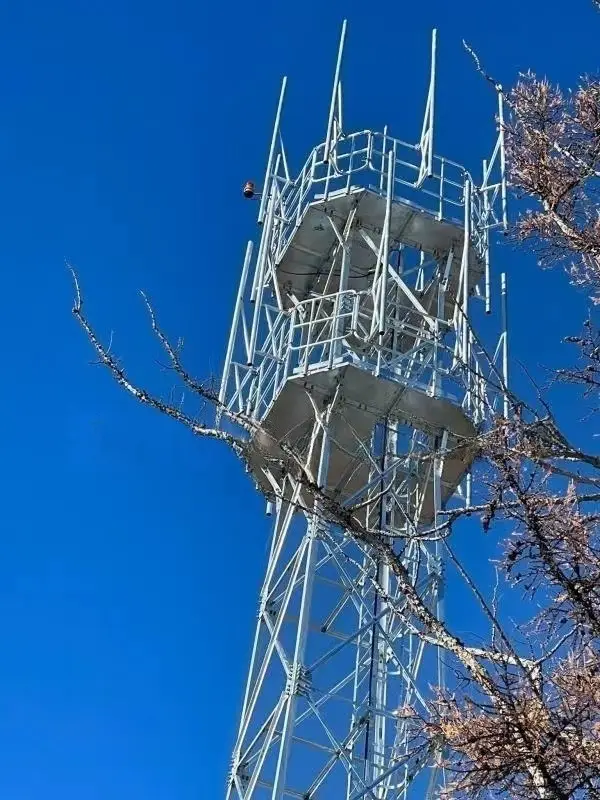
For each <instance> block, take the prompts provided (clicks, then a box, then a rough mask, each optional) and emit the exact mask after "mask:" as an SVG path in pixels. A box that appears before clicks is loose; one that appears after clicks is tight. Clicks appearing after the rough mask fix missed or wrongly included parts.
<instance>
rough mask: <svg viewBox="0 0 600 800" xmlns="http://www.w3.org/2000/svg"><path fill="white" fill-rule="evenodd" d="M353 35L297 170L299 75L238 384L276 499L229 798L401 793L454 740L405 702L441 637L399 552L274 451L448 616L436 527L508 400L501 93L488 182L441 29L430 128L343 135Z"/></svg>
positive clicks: (420, 783)
mask: <svg viewBox="0 0 600 800" xmlns="http://www.w3.org/2000/svg"><path fill="white" fill-rule="evenodd" d="M345 34H346V24H345V23H344V26H343V29H342V37H341V41H340V46H339V51H338V58H337V63H336V69H335V77H334V82H333V91H332V97H331V106H330V111H329V117H328V124H327V131H326V138H325V141H324V142H323V143H322V144H320V145H318V146H317V147H315V148H314V150H313V151H312V152H311V153H310V155H309V157H308V159H307V160H306V162H305V164H304V166H303V167H302V169H301V171H300V172H299V173H298V174H297V175H296V176H295V177H294V176H292V175H291V173H290V171H289V168H288V162H287V159H286V154H285V150H284V147H283V141H282V137H281V132H280V123H281V112H282V106H283V100H284V93H285V87H286V81H285V79H284V81H283V84H282V89H281V95H280V99H279V105H278V109H277V114H276V120H275V125H274V129H273V137H272V141H271V147H270V152H269V158H268V164H267V170H266V176H265V181H264V186H263V191H262V195H261V199H260V209H259V223H260V225H261V230H262V233H261V237H260V243H259V246H258V248H257V250H256V251H255V249H254V248H253V244H252V242H250V243H249V244H248V247H247V250H246V256H245V259H244V262H243V267H242V276H241V281H240V287H239V292H238V297H237V301H236V306H235V312H234V318H233V324H232V328H231V335H230V339H229V345H228V349H227V355H226V360H225V368H224V372H223V379H222V385H221V394H220V400H221V402H222V404H223V405H224V406H225V407H226V408H227V409H229V410H230V411H232V412H235V413H241V414H243V415H247V416H248V417H250V418H251V419H252V420H253V421H254V422H256V423H258V425H259V430H258V432H257V433H256V434H254V436H253V439H252V442H251V448H252V449H251V456H250V459H249V469H250V470H251V472H252V474H253V476H254V478H255V480H256V482H257V485H258V487H259V488H260V489H261V491H263V492H264V494H265V495H266V496H267V497H268V498H269V503H268V510H269V513H272V512H275V514H274V519H275V524H274V530H273V536H272V540H271V548H270V554H269V559H268V564H267V569H266V574H265V578H264V582H263V585H262V590H261V594H260V603H259V611H258V620H257V625H256V633H255V637H254V645H253V650H252V657H251V663H250V669H249V674H248V681H247V685H246V690H245V694H244V699H243V704H242V712H241V719H240V724H239V729H238V733H237V739H236V743H235V747H234V752H233V758H232V764H231V772H230V775H229V779H228V785H227V798H228V799H229V800H234V798H235V799H236V800H242V798H243V800H250V799H251V798H257V799H258V798H261V799H264V800H266V799H267V798H271V800H283V799H284V798H298V799H299V800H312V798H323V800H329V798H335V800H338V799H339V800H342V798H346V800H359V798H363V797H366V798H371V800H383V799H384V798H385V800H396V798H405V797H408V796H409V795H410V796H415V797H416V796H418V797H423V796H426V797H429V796H432V795H433V794H434V793H435V792H436V790H437V789H438V788H439V787H440V786H441V785H442V784H443V780H444V774H443V768H442V753H441V752H440V751H439V750H438V749H436V748H435V747H429V748H428V749H427V750H424V749H423V748H418V747H415V746H414V741H413V740H412V734H411V727H410V724H409V723H410V721H409V718H408V715H407V714H406V713H405V710H406V709H407V708H412V709H416V710H417V711H418V712H419V713H422V714H424V715H426V714H427V713H428V704H429V702H430V700H431V690H430V688H429V687H430V686H432V685H435V686H440V687H443V686H444V685H445V675H444V663H443V659H442V657H441V654H440V650H439V648H438V647H437V646H436V644H435V642H431V641H428V638H427V636H425V635H423V632H422V630H421V626H420V625H419V622H418V620H416V619H414V618H413V616H412V615H411V613H410V611H409V610H408V607H407V605H406V603H405V599H404V596H403V592H402V591H401V587H400V586H399V585H398V581H397V579H396V577H395V575H394V574H393V573H392V571H391V570H390V568H389V567H388V566H386V564H384V563H382V562H381V561H380V560H378V557H377V554H376V553H375V552H374V551H372V550H371V549H370V548H369V547H368V546H366V545H364V544H359V543H357V542H356V541H355V539H354V538H353V537H352V536H351V535H350V534H349V533H348V531H346V530H344V529H343V528H342V527H341V526H335V525H332V524H329V523H327V522H325V520H324V516H323V514H321V513H320V512H319V503H318V502H317V503H316V504H315V502H314V501H313V500H311V499H310V497H308V496H307V494H306V492H305V490H304V489H303V484H302V482H301V481H299V480H298V479H297V476H295V475H294V474H292V473H291V472H285V471H284V472H282V471H281V469H277V468H275V467H274V466H273V465H274V464H280V463H281V461H280V459H278V458H277V456H278V454H279V453H281V448H282V447H283V446H285V448H287V450H288V451H289V450H293V452H294V453H296V454H297V455H298V457H299V458H300V459H301V460H302V462H303V463H304V465H305V467H306V471H307V474H310V475H314V477H315V480H316V482H317V484H318V485H319V486H320V487H323V491H324V492H325V493H326V494H327V496H329V497H333V498H335V499H336V501H337V502H338V503H340V504H341V506H342V507H344V508H345V509H348V511H349V512H350V513H352V514H354V515H356V516H357V518H360V520H361V522H362V524H364V525H365V526H366V527H367V528H368V529H370V530H376V531H379V532H381V533H383V535H384V536H385V537H386V540H387V541H389V542H390V543H391V544H392V545H393V547H394V550H395V552H396V553H397V554H398V555H399V556H400V557H401V559H402V563H403V565H404V566H405V568H406V570H407V571H408V574H409V575H410V579H411V582H412V585H413V586H414V587H415V588H416V589H417V591H418V592H419V595H420V597H421V598H422V599H423V601H424V602H425V603H426V604H427V606H428V607H429V608H430V609H431V610H432V611H434V612H435V614H436V615H437V616H438V617H442V616H443V602H444V601H443V586H444V569H443V559H442V557H441V552H440V550H439V542H438V541H435V540H433V538H429V539H428V538H427V536H423V531H426V530H430V529H432V528H435V526H436V524H437V523H438V521H439V519H438V515H439V514H440V512H441V511H442V509H444V508H447V506H448V504H450V503H466V504H468V503H469V502H470V494H471V477H470V467H471V463H472V461H473V458H474V451H473V445H472V439H473V437H474V435H475V434H476V433H477V432H478V431H479V430H481V429H482V427H485V426H486V425H488V424H489V421H490V420H491V418H492V416H493V414H494V413H495V411H496V409H498V408H500V410H502V408H503V406H505V404H506V402H507V399H506V390H507V380H508V375H507V332H506V314H505V302H504V303H503V305H502V307H503V309H504V313H503V318H504V321H503V330H502V333H501V335H500V339H499V341H498V344H497V347H496V349H495V352H490V353H488V352H487V351H486V349H485V348H484V346H483V345H482V344H481V342H480V340H479V338H478V337H477V335H476V334H475V332H474V330H473V327H472V325H471V321H470V320H471V314H470V308H469V305H470V303H471V302H473V301H474V300H475V299H480V300H481V301H482V303H484V304H485V307H486V310H487V311H489V310H490V291H491V290H490V286H491V279H490V261H489V243H490V232H491V231H492V230H493V229H494V228H498V227H502V226H504V225H505V224H506V186H505V179H504V144H503V129H502V93H501V91H499V92H498V102H499V107H498V108H499V126H498V139H497V142H496V146H495V148H494V151H493V154H492V157H491V158H490V159H489V161H484V162H483V176H482V179H481V180H480V181H479V183H477V182H476V181H475V180H474V178H473V177H472V176H471V174H469V173H468V172H467V171H466V170H465V169H464V168H463V167H461V166H460V165H458V164H456V163H454V162H452V161H449V160H448V159H444V158H440V157H438V156H436V155H435V154H434V151H433V132H434V101H435V76H436V69H435V55H436V35H435V31H434V33H433V39H432V64H431V80H430V86H429V93H428V97H427V102H426V111H425V118H424V123H423V132H422V136H421V139H420V141H419V143H417V144H410V143H406V142H403V141H400V140H398V139H395V138H393V137H391V136H390V135H389V133H388V131H387V130H384V131H383V132H381V133H377V132H373V131H359V132H355V133H346V132H344V130H343V123H342V88H341V67H342V55H343V49H344V41H345ZM503 299H504V300H505V281H504V279H503ZM223 424H224V423H223ZM470 442H471V444H470Z"/></svg>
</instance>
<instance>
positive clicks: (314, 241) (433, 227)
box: [277, 188, 483, 308]
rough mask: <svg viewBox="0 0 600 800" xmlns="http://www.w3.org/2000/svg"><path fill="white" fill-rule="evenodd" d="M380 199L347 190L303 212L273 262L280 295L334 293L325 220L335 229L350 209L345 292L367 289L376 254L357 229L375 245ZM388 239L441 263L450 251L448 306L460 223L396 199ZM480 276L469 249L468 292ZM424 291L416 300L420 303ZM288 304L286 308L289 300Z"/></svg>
mask: <svg viewBox="0 0 600 800" xmlns="http://www.w3.org/2000/svg"><path fill="white" fill-rule="evenodd" d="M385 204H386V199H385V197H384V196H382V195H381V194H380V193H378V192H376V191H371V190H367V189H361V188H356V189H350V191H349V192H348V193H344V194H342V195H339V196H335V197H331V198H329V199H328V200H327V201H324V200H318V201H315V202H313V203H311V204H310V205H309V206H308V207H307V208H306V210H305V212H304V214H303V217H302V219H301V221H300V224H299V226H298V228H297V229H296V231H295V232H294V234H293V236H292V238H291V240H290V242H289V243H288V244H287V246H286V249H285V251H284V252H283V253H282V254H281V255H280V257H279V259H278V263H277V279H278V282H279V284H280V287H281V288H282V290H283V295H284V297H285V295H286V293H287V292H291V293H293V294H294V296H295V297H296V298H297V299H298V300H303V299H305V298H306V297H308V296H309V295H310V294H311V293H313V292H314V293H320V292H322V291H323V290H324V289H325V283H326V282H327V292H328V293H331V292H335V291H337V289H338V286H337V280H336V275H335V273H334V274H333V275H330V267H331V259H332V255H333V253H334V250H335V245H336V242H337V238H336V234H335V232H334V230H333V229H332V226H331V223H330V221H329V219H328V217H329V218H331V219H332V220H333V221H334V222H335V224H336V227H337V228H338V230H339V231H343V229H344V225H345V223H346V220H347V219H348V216H349V214H350V212H351V210H352V209H353V208H354V207H356V218H355V219H356V228H355V229H354V231H353V233H352V234H351V248H350V258H351V260H350V280H349V283H348V286H347V288H348V289H353V290H355V291H363V290H365V289H367V288H368V287H369V285H370V282H371V280H372V274H373V267H374V264H375V260H376V256H375V254H374V252H373V250H372V249H371V247H370V246H369V244H368V243H367V242H366V241H365V239H364V238H363V236H362V235H361V234H360V233H359V232H358V229H359V228H362V229H363V230H364V231H365V232H367V233H368V234H369V235H370V236H371V239H372V240H373V241H374V243H375V244H376V245H378V243H379V234H378V231H379V232H380V231H381V226H382V225H383V220H384V218H385ZM390 241H391V242H392V243H395V244H396V246H397V244H398V243H402V244H404V245H406V246H408V247H414V248H417V249H418V250H420V251H422V252H424V253H426V254H429V255H431V256H433V257H434V258H436V259H437V260H439V261H440V263H443V264H444V265H445V262H446V259H447V256H448V253H449V251H450V249H451V248H453V250H454V259H453V266H452V270H451V273H450V275H449V281H448V287H447V292H446V295H447V308H451V307H452V305H453V300H454V298H455V297H456V294H457V290H458V282H459V273H460V263H461V256H462V249H463V241H464V229H463V227H462V226H461V225H457V224H456V223H452V222H448V221H446V220H440V219H438V218H437V217H436V216H435V215H434V214H432V213H431V212H429V211H426V210H424V209H421V208H419V207H418V206H416V205H414V204H412V203H410V202H408V201H406V200H401V199H399V198H395V199H394V202H393V204H392V213H391V222H390ZM482 275H483V264H482V262H481V260H480V259H479V258H478V255H477V252H476V250H475V248H474V247H473V245H471V246H470V247H469V284H470V287H469V288H470V290H472V289H473V287H474V286H475V284H477V283H478V282H479V280H480V278H481V277H482ZM427 292H428V287H425V289H424V290H423V293H422V295H421V297H422V298H423V299H426V295H427ZM289 302H290V305H291V301H289Z"/></svg>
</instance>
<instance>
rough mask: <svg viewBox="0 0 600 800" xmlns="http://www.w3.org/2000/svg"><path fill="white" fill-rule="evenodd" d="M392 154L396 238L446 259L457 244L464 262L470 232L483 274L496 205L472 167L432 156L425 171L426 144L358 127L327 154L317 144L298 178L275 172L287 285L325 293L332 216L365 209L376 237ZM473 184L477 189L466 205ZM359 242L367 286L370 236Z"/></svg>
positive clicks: (357, 277) (359, 264) (355, 259)
mask: <svg viewBox="0 0 600 800" xmlns="http://www.w3.org/2000/svg"><path fill="white" fill-rule="evenodd" d="M390 153H391V160H392V173H393V174H392V181H391V194H392V199H393V211H392V219H391V229H390V235H391V240H392V242H398V243H400V242H401V243H404V244H406V245H407V246H410V247H415V248H422V249H423V251H424V252H426V253H428V254H430V255H432V256H434V257H438V258H444V257H445V256H446V255H447V253H448V251H449V249H450V247H451V246H454V251H455V255H458V258H459V259H460V255H461V252H462V244H463V237H464V231H465V229H468V230H469V238H470V243H469V263H470V271H471V272H472V276H473V279H474V280H478V279H479V277H481V274H482V273H483V268H484V262H485V253H486V249H487V242H488V236H487V233H488V230H489V228H490V227H493V225H494V224H495V223H496V222H497V220H496V215H495V206H494V203H493V202H491V203H490V201H489V200H490V199H489V197H487V195H484V194H481V193H480V192H479V191H478V190H477V189H476V187H475V182H474V181H473V179H472V178H471V176H470V174H469V173H468V172H467V170H465V169H464V167H462V166H461V165H459V164H457V163H456V162H454V161H450V160H449V159H445V158H442V157H440V156H433V157H432V158H431V163H430V169H428V170H425V169H424V154H423V152H422V151H421V149H420V147H419V145H414V144H409V143H407V142H403V141H401V140H400V139H395V138H392V137H390V136H389V135H387V134H386V133H378V132H374V131H359V132H357V133H352V134H348V135H344V136H340V137H339V138H338V139H337V140H336V141H335V143H334V145H333V148H332V155H331V157H330V158H328V159H326V158H325V144H324V143H323V144H320V145H318V146H317V147H315V148H314V150H313V151H312V152H311V153H310V155H309V156H308V158H307V160H306V162H305V164H304V166H303V168H302V170H301V171H300V173H299V174H298V176H297V177H296V178H294V179H292V178H290V177H289V176H287V177H284V176H282V175H278V174H276V175H274V176H273V180H274V184H273V185H274V191H273V197H274V208H273V212H274V219H275V223H274V225H273V229H272V232H271V237H270V238H272V253H273V256H274V261H275V264H276V265H277V275H278V281H279V283H280V285H281V286H282V287H284V286H287V287H289V288H291V289H292V291H294V294H296V296H297V297H298V299H299V300H303V299H305V297H306V296H307V295H306V293H307V292H311V291H319V286H318V276H319V275H320V273H322V272H324V271H325V270H326V266H327V257H328V254H330V253H331V249H332V247H333V245H334V243H335V232H334V231H333V229H332V227H331V225H330V223H329V221H328V219H327V218H326V217H327V216H328V215H329V216H331V215H333V217H334V219H335V221H336V224H337V225H338V228H340V227H343V224H344V222H345V219H347V216H348V214H349V213H350V209H351V208H352V207H353V206H358V208H357V214H356V216H357V218H358V219H359V220H360V222H361V225H362V227H363V228H369V227H370V228H371V229H372V231H373V239H374V240H377V235H378V233H377V232H378V231H379V232H380V231H381V226H382V221H383V218H384V215H385V202H386V195H387V177H388V176H387V171H388V166H389V161H388V157H389V155H390ZM467 185H469V186H470V192H469V200H468V203H467V209H466V210H465V198H466V192H465V187H466V186H467ZM356 245H357V246H356V248H353V251H354V250H355V251H356V252H355V253H354V252H353V256H352V269H351V272H352V276H353V280H354V284H355V287H356V288H357V289H360V288H364V286H360V283H361V279H362V282H363V284H364V282H365V278H366V273H368V270H369V268H370V267H371V266H372V263H370V262H372V258H371V253H370V251H369V248H368V246H367V245H366V243H365V241H364V240H363V239H361V240H360V241H357V242H356ZM313 278H317V280H312V279H313ZM351 285H352V284H351ZM328 290H329V291H331V290H332V287H331V286H330V287H328Z"/></svg>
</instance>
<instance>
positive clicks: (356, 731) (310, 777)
mask: <svg viewBox="0 0 600 800" xmlns="http://www.w3.org/2000/svg"><path fill="white" fill-rule="evenodd" d="M399 427H400V426H398V425H397V424H390V425H388V426H385V427H382V428H381V429H380V430H379V431H378V436H377V437H376V438H378V439H379V442H374V443H373V445H374V446H373V448H372V450H371V452H370V456H371V458H370V461H371V470H370V477H371V480H370V484H371V487H372V488H371V489H370V494H371V502H370V504H369V505H368V509H369V514H378V515H379V517H380V519H379V520H378V521H377V527H378V528H383V529H385V530H386V531H387V532H388V534H389V536H390V540H394V541H395V543H396V544H395V549H396V551H397V552H398V553H400V554H401V559H402V563H403V564H404V566H405V567H406V569H407V571H408V573H409V574H410V577H411V581H412V583H413V585H414V586H415V587H416V588H417V589H418V591H419V594H420V596H421V597H422V598H423V600H424V602H425V603H426V604H427V605H428V606H429V607H430V608H431V609H432V610H433V611H435V612H436V613H439V609H440V603H441V600H442V598H441V586H442V572H441V570H442V564H441V560H440V557H439V554H438V553H437V549H436V548H437V545H436V543H433V542H429V541H427V540H426V539H424V538H422V537H419V536H418V535H416V525H415V519H414V517H417V518H418V514H419V511H418V508H419V494H422V493H423V489H424V486H425V484H426V483H428V482H431V483H432V484H433V487H434V493H435V494H436V498H440V497H441V488H440V483H439V482H440V477H441V475H442V471H443V470H442V467H443V458H444V456H443V450H442V449H441V448H442V447H443V443H442V442H441V441H440V440H439V438H437V437H423V438H424V439H428V442H427V444H426V443H425V441H423V442H422V446H421V447H420V448H418V449H417V448H413V449H412V450H410V451H407V452H403V453H402V452H398V445H399V442H400V441H401V437H400V436H399ZM313 435H314V437H315V438H316V439H318V444H317V446H318V448H319V449H320V477H321V479H322V480H324V477H325V471H326V469H327V466H326V465H327V459H328V454H329V453H330V452H331V447H330V445H331V442H330V441H329V428H328V427H327V424H326V426H325V429H323V428H322V427H321V424H315V429H314V431H313ZM378 447H379V448H380V450H381V448H383V450H382V452H379V453H378V452H377V448H378ZM436 448H437V449H436ZM424 462H429V463H428V468H427V469H426V470H423V468H422V465H423V463H424ZM285 483H286V485H285V486H282V496H283V497H284V498H285V499H282V500H280V501H279V502H278V504H277V516H276V522H275V528H274V534H273V539H272V544H271V551H270V556H269V562H268V565H267V571H266V576H265V581H264V584H263V588H262V591H261V597H260V608H259V616H258V622H257V629H256V636H255V641H254V649H253V654H252V664H251V669H250V675H249V679H248V685H247V688H246V694H245V698H244V704H243V711H242V718H241V724H240V729H239V733H238V740H237V743H236V746H235V752H234V757H233V763H232V770H231V776H230V784H229V793H228V796H229V797H230V798H240V799H241V798H245V800H250V798H267V797H274V798H305V799H306V800H308V799H309V798H315V797H340V798H341V797H347V798H352V799H353V800H358V798H362V797H368V798H378V799H379V798H386V800H395V799H396V798H403V797H405V796H406V794H407V791H408V788H409V787H410V786H411V785H412V784H413V782H415V781H417V782H418V781H420V782H421V785H423V784H424V786H425V791H426V790H427V787H428V786H429V787H431V789H432V790H433V788H434V787H435V788H437V787H438V785H439V782H440V780H441V779H442V772H441V769H440V756H441V754H440V753H439V752H436V751H435V750H432V749H425V748H424V746H423V745H422V744H420V743H419V742H418V741H416V740H415V739H414V732H413V729H412V725H411V718H410V717H409V716H408V715H407V714H406V713H405V712H406V709H408V708H413V709H416V710H417V711H418V712H419V713H421V714H422V715H423V716H427V714H428V703H429V701H430V700H431V693H430V690H429V689H428V688H427V687H428V686H429V685H433V684H436V685H440V684H442V685H443V667H442V662H441V659H440V657H439V654H438V651H437V648H436V647H435V646H434V645H431V644H427V643H426V641H425V640H424V639H423V638H422V637H419V635H418V634H419V624H418V623H417V621H416V620H414V619H413V618H412V617H411V614H410V613H409V612H408V610H407V608H406V604H405V601H404V598H403V594H402V592H401V591H400V590H399V587H398V585H397V582H396V581H395V578H394V576H393V574H392V573H391V572H390V569H389V567H388V566H386V565H385V564H382V563H380V562H379V561H378V560H377V557H376V556H375V555H374V554H373V553H372V552H371V551H370V550H369V549H368V548H364V547H360V546H358V545H357V544H356V542H355V541H354V540H353V538H352V536H350V535H349V534H348V533H347V532H345V531H344V530H341V529H339V528H336V527H334V526H331V525H329V524H327V523H326V522H325V521H324V520H323V519H322V518H321V516H320V515H319V511H318V509H316V511H315V512H314V513H310V512H305V513H303V512H299V511H298V506H299V505H301V496H302V491H301V486H300V485H294V482H293V481H292V480H291V479H287V478H286V480H285ZM388 485H390V486H393V487H394V489H392V490H390V491H386V488H385V487H386V486H388ZM436 502H438V503H439V500H436ZM394 508H395V509H397V510H401V511H402V515H403V518H402V522H401V526H400V528H399V529H398V530H396V529H395V528H394V525H393V518H394V514H393V511H392V509H394ZM411 509H412V514H413V520H412V521H411V520H408V521H410V522H411V525H410V526H409V530H411V531H413V532H414V534H415V535H410V534H408V535H407V534H406V531H407V525H406V522H407V519H406V517H407V515H408V514H409V513H410V510H411Z"/></svg>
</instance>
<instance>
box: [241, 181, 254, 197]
mask: <svg viewBox="0 0 600 800" xmlns="http://www.w3.org/2000/svg"><path fill="white" fill-rule="evenodd" d="M255 194H256V192H255V189H254V181H246V183H245V184H244V197H245V198H246V200H252V198H253V197H254V195H255Z"/></svg>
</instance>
